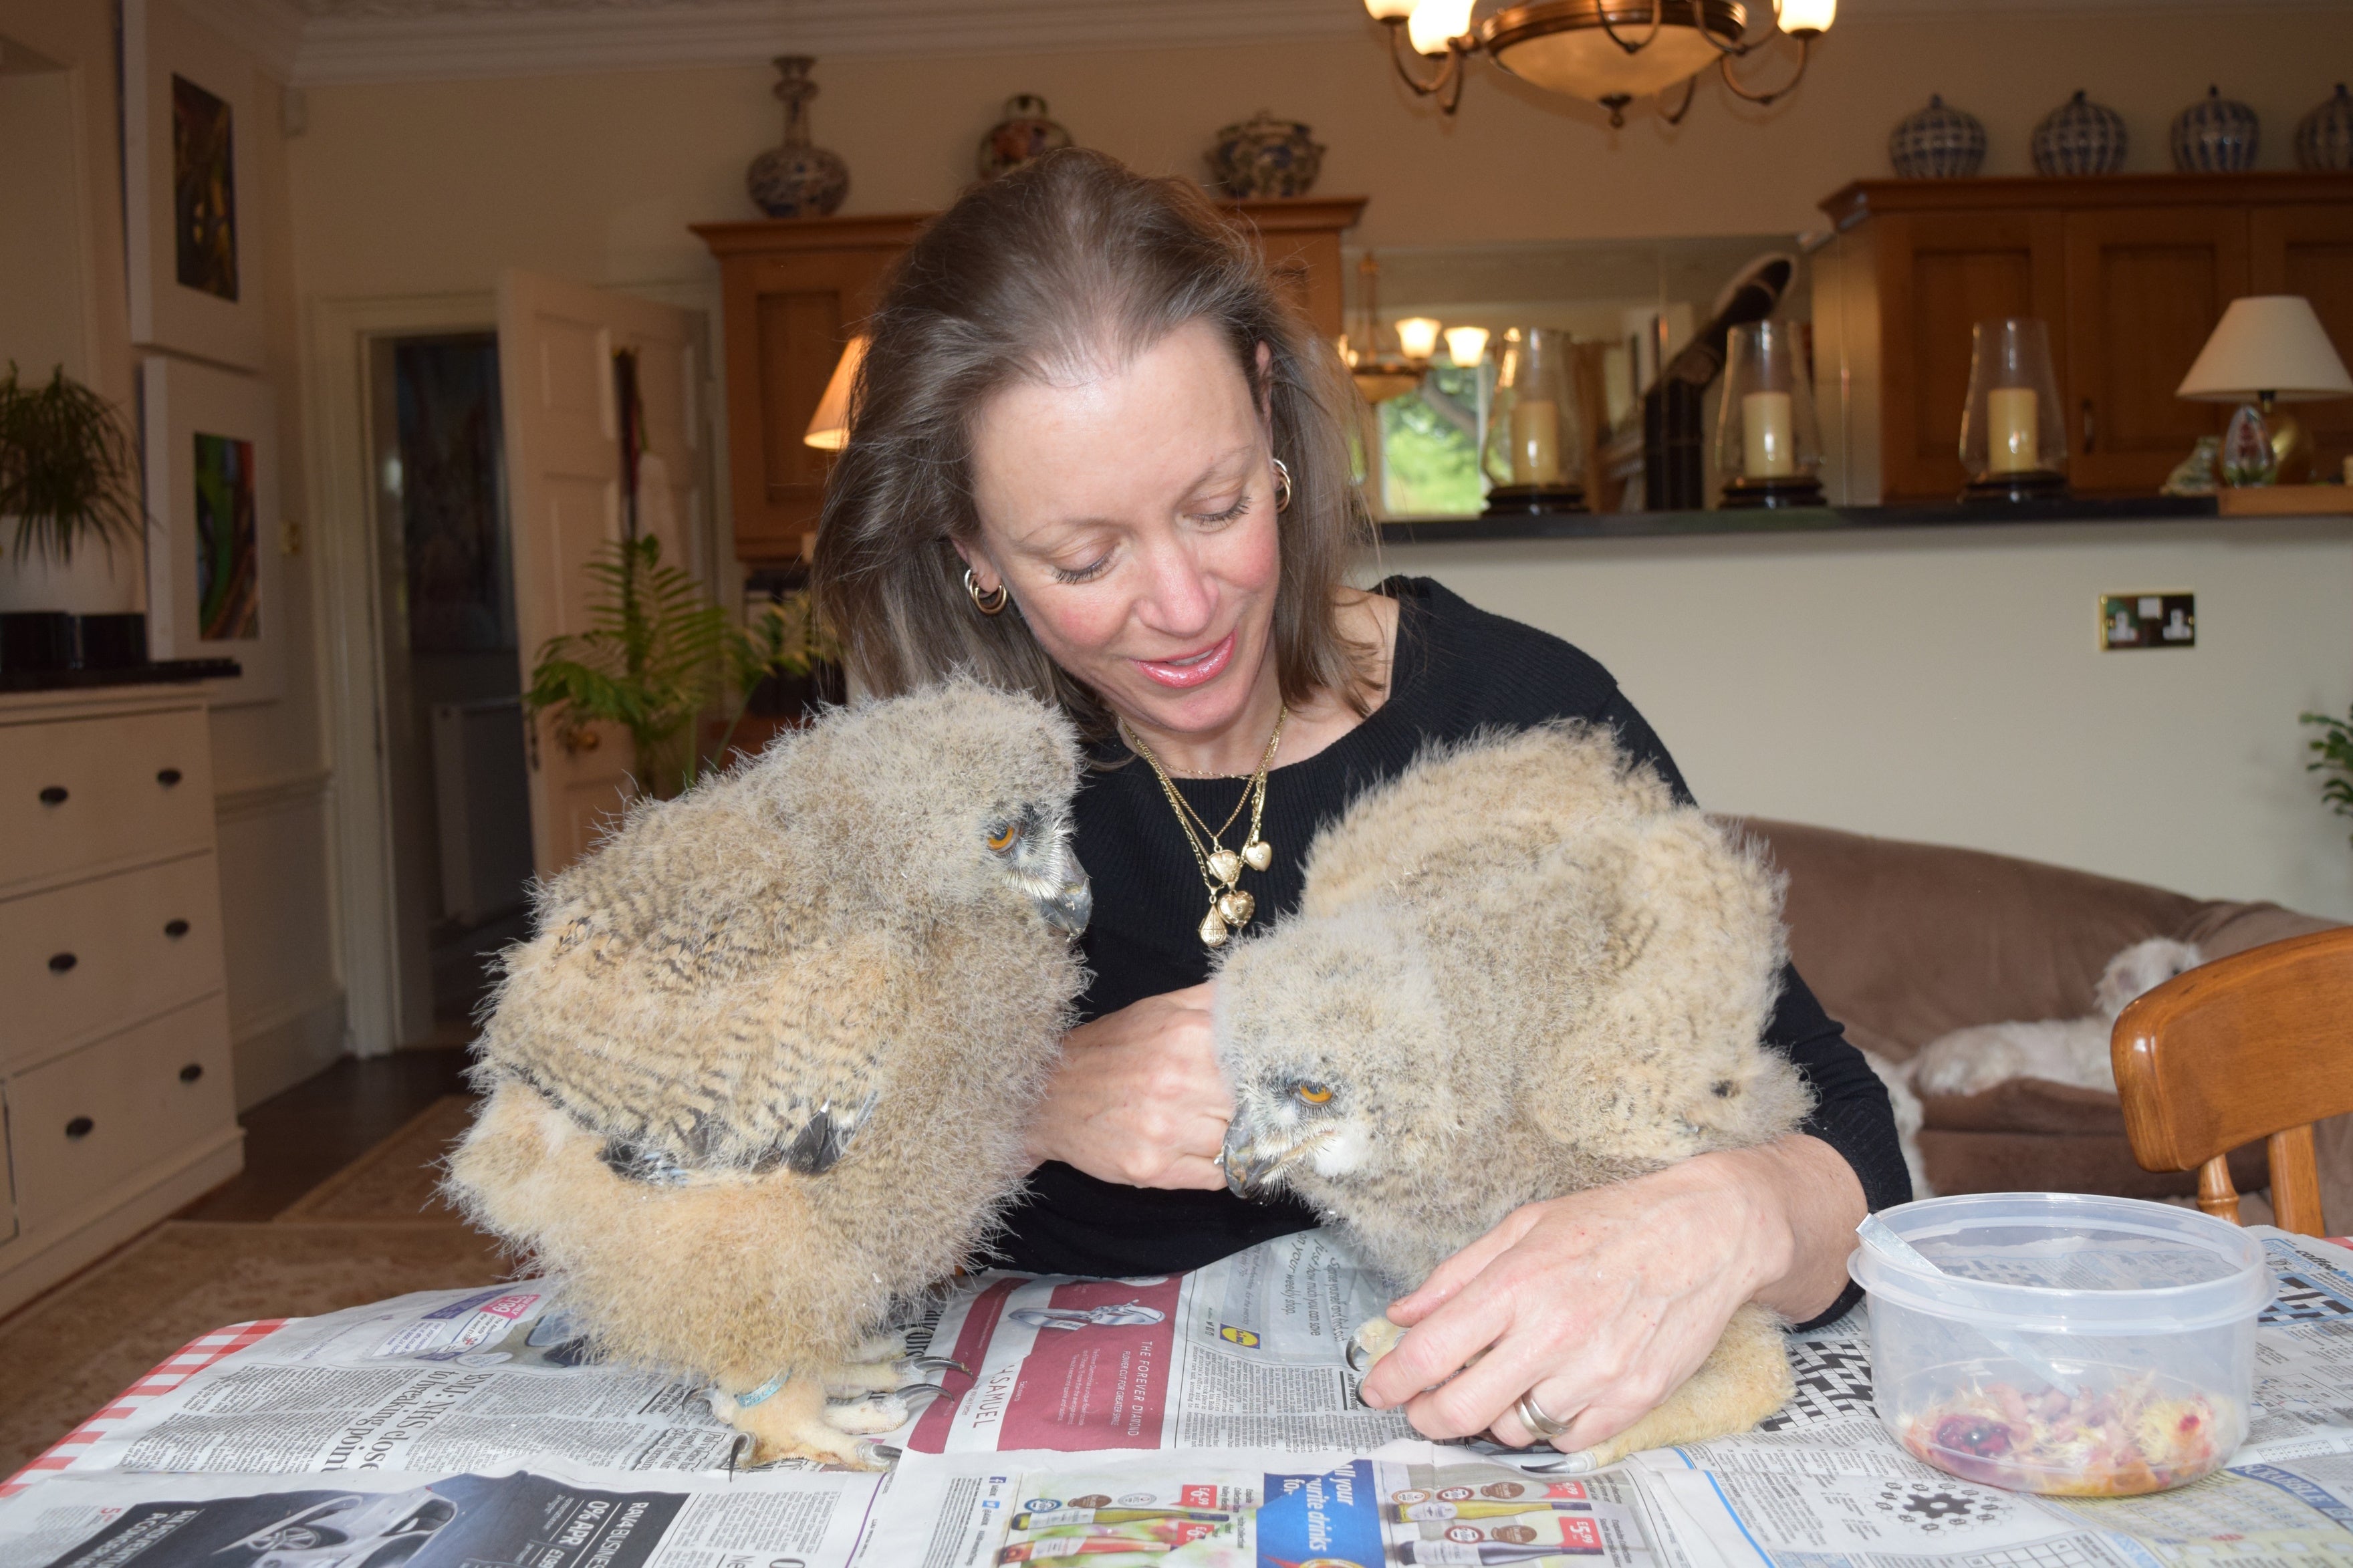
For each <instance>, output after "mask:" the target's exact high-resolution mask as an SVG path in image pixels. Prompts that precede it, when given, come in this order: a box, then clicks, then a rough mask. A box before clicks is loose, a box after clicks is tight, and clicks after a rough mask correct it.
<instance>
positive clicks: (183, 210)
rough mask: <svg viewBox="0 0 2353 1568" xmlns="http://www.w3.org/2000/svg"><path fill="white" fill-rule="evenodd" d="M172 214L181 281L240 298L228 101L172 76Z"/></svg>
mask: <svg viewBox="0 0 2353 1568" xmlns="http://www.w3.org/2000/svg"><path fill="white" fill-rule="evenodd" d="M172 218H173V231H174V247H173V248H174V252H175V253H176V256H177V258H178V266H177V275H178V277H179V279H180V281H181V283H183V284H184V285H185V286H186V287H188V288H190V289H200V290H202V291H203V292H205V293H206V294H216V295H218V296H219V297H220V298H221V299H224V300H234V299H236V298H237V177H236V171H235V167H234V164H233V163H232V160H231V158H230V155H229V112H228V105H227V103H225V102H223V101H222V100H220V99H217V98H215V97H214V96H213V95H212V94H211V93H209V92H206V90H205V89H203V88H200V87H198V86H197V85H196V84H195V82H192V81H190V80H189V79H187V78H185V77H184V76H179V75H176V74H175V75H174V77H173V78H172Z"/></svg>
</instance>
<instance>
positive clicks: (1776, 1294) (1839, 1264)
mask: <svg viewBox="0 0 2353 1568" xmlns="http://www.w3.org/2000/svg"><path fill="white" fill-rule="evenodd" d="M1675 1169H1676V1170H1680V1171H1683V1172H1684V1173H1686V1175H1687V1176H1689V1177H1691V1178H1694V1179H1702V1180H1706V1181H1708V1182H1711V1183H1715V1184H1721V1186H1722V1188H1723V1190H1724V1192H1725V1197H1726V1200H1727V1208H1726V1211H1725V1213H1726V1220H1727V1223H1736V1224H1738V1225H1741V1226H1744V1227H1745V1228H1746V1230H1747V1233H1748V1237H1749V1239H1750V1246H1749V1247H1747V1248H1746V1249H1744V1250H1745V1251H1746V1254H1747V1261H1748V1264H1749V1267H1750V1268H1751V1269H1752V1270H1753V1283H1752V1287H1751V1289H1752V1295H1751V1298H1750V1299H1751V1300H1755V1301H1757V1303H1759V1304H1760V1305H1762V1306H1766V1307H1769V1308H1771V1309H1772V1310H1775V1311H1777V1312H1778V1313H1780V1314H1781V1315H1782V1316H1783V1317H1786V1318H1788V1320H1789V1321H1791V1322H1803V1321H1806V1320H1807V1319H1809V1318H1812V1317H1816V1316H1819V1315H1820V1313H1822V1312H1824V1311H1826V1310H1829V1308H1830V1306H1831V1303H1832V1302H1834V1301H1836V1300H1838V1297H1839V1292H1840V1291H1841V1290H1843V1289H1846V1283H1847V1277H1846V1259H1847V1255H1848V1254H1849V1253H1851V1252H1852V1251H1853V1250H1854V1227H1855V1226H1858V1225H1861V1224H1862V1216H1863V1215H1864V1213H1865V1212H1866V1205H1865V1202H1864V1199H1863V1194H1862V1183H1861V1182H1859V1181H1857V1180H1856V1179H1855V1174H1854V1171H1853V1168H1852V1167H1851V1166H1850V1165H1848V1163H1846V1160H1845V1158H1844V1157H1843V1156H1841V1154H1840V1153H1839V1152H1838V1151H1837V1150H1835V1149H1833V1148H1831V1146H1830V1145H1829V1144H1828V1143H1825V1142H1822V1141H1821V1140H1820V1139H1819V1138H1815V1137H1810V1136H1809V1135H1808V1134H1806V1133H1803V1132H1792V1133H1790V1134H1788V1136H1787V1137H1784V1138H1779V1139H1776V1140H1775V1141H1774V1142H1770V1143H1766V1144H1760V1145H1759V1146H1757V1148H1754V1149H1736V1150H1728V1151H1725V1152H1722V1153H1716V1154H1702V1155H1700V1156H1699V1157H1698V1158H1696V1159H1694V1160H1690V1161H1687V1162H1685V1163H1683V1165H1681V1166H1677V1167H1675ZM1663 1174H1666V1173H1662V1175H1663Z"/></svg>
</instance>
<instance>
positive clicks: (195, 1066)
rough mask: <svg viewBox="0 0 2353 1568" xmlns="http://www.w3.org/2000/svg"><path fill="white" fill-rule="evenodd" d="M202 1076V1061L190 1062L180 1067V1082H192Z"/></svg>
mask: <svg viewBox="0 0 2353 1568" xmlns="http://www.w3.org/2000/svg"><path fill="white" fill-rule="evenodd" d="M204 1076H205V1064H204V1063H202V1062H190V1063H189V1064H188V1065H187V1066H186V1067H184V1068H181V1069H180V1081H181V1082H182V1083H194V1082H195V1081H196V1079H200V1078H202V1077H204Z"/></svg>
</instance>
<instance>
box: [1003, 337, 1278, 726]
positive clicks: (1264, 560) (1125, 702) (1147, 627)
mask: <svg viewBox="0 0 2353 1568" xmlns="http://www.w3.org/2000/svg"><path fill="white" fill-rule="evenodd" d="M1259 352H1260V353H1261V356H1263V355H1264V354H1265V353H1266V351H1265V350H1264V349H1263V348H1261V350H1260V351H1259ZM973 475H974V483H975V492H976V493H975V500H976V504H977V508H978V510H979V513H980V522H981V531H980V537H979V538H978V539H977V540H974V541H971V542H965V543H960V544H959V545H958V546H957V548H958V549H959V550H960V551H962V552H963V553H964V557H965V561H966V562H967V563H970V564H971V565H972V566H973V568H974V575H975V576H976V578H977V579H978V580H979V582H980V584H981V585H982V586H983V587H989V586H992V585H994V584H997V583H1000V582H1001V583H1003V584H1005V585H1006V586H1007V587H1008V588H1009V589H1011V590H1012V592H1013V596H1014V598H1015V600H1016V601H1018V604H1019V605H1020V610H1021V615H1022V617H1023V618H1024V619H1025V620H1026V621H1027V622H1028V623H1029V629H1030V631H1031V632H1032V633H1033V634H1034V635H1035V636H1036V637H1037V638H1038V641H1039V646H1041V647H1044V648H1045V650H1046V652H1047V654H1048V656H1049V657H1050V658H1052V659H1053V660H1054V662H1055V663H1056V664H1059V665H1060V666H1061V667H1062V668H1063V669H1065V670H1067V671H1068V672H1070V673H1071V675H1073V676H1075V677H1077V678H1078V679H1081V680H1083V681H1085V682H1086V683H1087V684H1088V685H1089V686H1091V687H1092V688H1093V689H1094V690H1095V691H1096V692H1097V693H1099V694H1100V695H1101V696H1102V697H1103V700H1105V701H1106V702H1108V703H1109V704H1110V705H1111V706H1112V708H1113V710H1116V711H1117V712H1119V713H1120V714H1122V715H1123V716H1124V717H1125V718H1127V719H1128V720H1129V721H1132V722H1134V723H1137V724H1140V725H1143V726H1145V728H1147V729H1151V730H1155V731H1163V732H1166V733H1171V734H1209V733H1215V732H1218V731H1222V730H1223V729H1224V728H1225V726H1226V725H1227V724H1229V723H1230V722H1231V721H1233V720H1235V719H1236V718H1237V717H1238V716H1240V714H1241V713H1242V712H1243V710H1244V709H1245V708H1246V707H1247V706H1248V704H1249V702H1250V697H1251V694H1252V689H1253V687H1254V686H1255V685H1256V683H1257V681H1258V679H1259V678H1260V676H1261V671H1263V670H1265V669H1266V668H1268V653H1269V647H1270V642H1271V631H1272V627H1273V623H1274V593H1275V582H1276V577H1277V574H1278V561H1279V552H1278V550H1277V545H1276V534H1275V518H1274V482H1273V468H1272V465H1271V463H1270V462H1269V460H1268V437H1267V430H1266V426H1265V422H1264V421H1263V420H1261V418H1260V417H1259V414H1258V410H1257V408H1256V407H1255V406H1254V405H1252V403H1251V400H1250V386H1249V384H1247V383H1246V382H1245V381H1244V380H1243V378H1242V373H1241V370H1240V366H1238V365H1236V364H1235V363H1234V357H1233V353H1232V352H1231V351H1230V350H1229V348H1227V347H1226V345H1225V344H1224V343H1223V342H1221V341H1220V340H1219V337H1218V335H1217V333H1216V332H1215V331H1213V330H1212V329H1211V328H1210V327H1209V326H1208V324H1207V323H1204V322H1198V321H1196V322H1192V323H1189V324H1187V325H1186V326H1184V327H1180V328H1178V329H1177V330H1176V331H1173V332H1171V333H1169V334H1168V335H1167V336H1166V337H1165V338H1163V339H1162V340H1161V341H1160V342H1158V343H1157V344H1155V345H1154V346H1153V347H1152V348H1150V349H1149V350H1147V351H1145V353H1141V354H1138V355H1136V356H1135V358H1134V359H1133V360H1131V361H1129V362H1128V363H1126V364H1124V365H1122V366H1120V367H1118V368H1116V369H1112V370H1107V371H1103V372H1102V373H1100V374H1097V375H1096V376H1095V377H1094V378H1093V379H1092V380H1086V381H1080V382H1072V383H1068V384H1052V385H1049V384H1039V383H1036V382H1020V383H1017V384H1014V385H1012V386H1009V387H1008V388H1007V389H1006V390H1004V391H1003V392H1000V393H998V394H997V396H996V397H994V398H993V399H991V400H990V401H989V403H988V404H987V406H986V407H985V408H984V409H983V410H982V413H981V417H980V421H979V424H978V426H977V427H976V430H975V431H974V436H973Z"/></svg>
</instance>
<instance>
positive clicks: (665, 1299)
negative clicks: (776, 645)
mask: <svg viewBox="0 0 2353 1568" xmlns="http://www.w3.org/2000/svg"><path fill="white" fill-rule="evenodd" d="M1077 776H1078V747H1077V741H1076V737H1075V736H1074V735H1073V733H1072V732H1071V728H1070V726H1069V724H1068V723H1067V722H1065V721H1063V720H1062V719H1061V718H1060V716H1059V715H1058V714H1056V713H1055V712H1053V711H1052V710H1050V709H1048V708H1047V707H1045V706H1044V705H1042V704H1040V703H1039V702H1037V701H1034V700H1030V699H1028V698H1022V697H1014V696H1009V695H1008V694H1006V693H1003V692H1000V691H996V690H993V689H988V688H986V687H983V686H980V685H978V684H976V683H974V682H971V681H968V680H960V681H956V682H953V683H951V684H949V685H947V686H945V687H944V688H941V689H934V690H930V691H927V692H923V693H919V694H916V695H913V696H909V697H904V698H900V699H897V700H892V701H888V702H880V703H874V704H871V705H868V706H864V707H860V708H856V709H849V710H839V711H836V712H833V713H830V714H828V715H827V716H826V717H825V718H823V719H821V720H819V721H818V722H817V723H815V724H814V725H812V726H811V727H809V728H807V729H806V730H803V731H797V732H796V733H793V734H790V735H787V736H786V737H785V738H782V739H780V740H778V741H777V742H776V743H775V744H774V745H772V746H771V747H770V748H769V749H768V750H767V752H765V753H764V754H763V755H762V756H760V757H759V758H758V759H756V760H755V761H753V762H751V763H745V764H744V765H743V766H741V767H738V768H736V769H735V770H733V772H731V773H726V774H724V775H723V776H721V777H719V778H716V779H714V780H712V782H710V783H708V784H703V785H701V786H699V787H698V788H696V789H694V790H692V791H691V792H690V793H689V794H687V795H684V796H682V797H681V798H679V799H677V800H674V801H670V802H667V803H659V804H649V805H640V806H638V807H637V808H635V809H633V810H632V811H631V812H630V814H629V816H628V820H627V822H626V823H625V824H624V825H623V826H621V828H620V829H619V830H618V831H617V832H616V833H615V834H614V835H613V836H612V837H610V838H608V839H607V840H606V841H605V843H604V844H603V845H602V846H600V847H598V848H597V849H596V851H595V852H594V853H593V854H591V855H589V856H587V857H586V858H584V859H582V860H581V861H580V862H578V863H577V864H575V866H573V867H572V868H569V869H567V870H565V871H564V872H563V873H562V874H560V875H558V876H557V877H555V878H554V879H553V880H551V881H549V882H548V883H546V884H545V885H543V887H542V888H541V889H539V891H538V897H537V911H536V912H537V927H536V930H537V934H536V935H534V936H533V938H532V940H531V941H529V942H524V943H521V944H519V945H517V946H516V947H513V948H511V949H509V950H508V952H507V953H506V955H505V960H504V963H505V973H504V977H503V979H502V980H501V984H500V986H499V990H498V994H497V997H496V1003H495V1010H494V1011H493V1012H492V1013H491V1016H490V1020H489V1023H488V1026H487V1027H486V1028H485V1029H484V1031H483V1034H482V1037H481V1039H480V1042H479V1044H478V1046H477V1050H478V1052H479V1054H480V1061H479V1063H478V1064H477V1065H476V1067H475V1068H474V1074H475V1078H476V1081H477V1083H478V1085H479V1086H480V1088H481V1089H483V1090H484V1091H485V1092H486V1093H487V1095H488V1100H487V1103H486V1104H485V1105H484V1107H483V1109H482V1111H481V1113H480V1118H479V1119H478V1120H477V1121H476V1122H475V1124H474V1127H473V1129H472V1131H470V1133H469V1134H468V1135H467V1137H466V1139H465V1141H464V1142H462V1143H461V1144H460V1145H459V1148H458V1150H457V1151H456V1152H455V1153H454V1154H453V1155H452V1156H451V1158H450V1162H449V1177H448V1191H449V1192H450V1194H452V1195H453V1196H454V1197H455V1198H456V1200H457V1201H458V1202H459V1204H460V1205H462V1206H463V1208H464V1210H465V1212H466V1214H467V1215H468V1216H469V1217H470V1218H471V1219H472V1220H474V1221H475V1222H476V1223H477V1224H479V1225H481V1226H484V1227H485V1228H487V1229H489V1230H491V1231H493V1232H495V1233H497V1234H498V1235H499V1236H501V1237H504V1238H505V1239H506V1240H507V1241H508V1242H509V1243H510V1244H512V1246H514V1247H516V1248H517V1249H519V1250H520V1251H522V1252H523V1253H525V1254H527V1255H528V1256H529V1257H530V1258H531V1259H532V1260H533V1262H534V1263H535V1264H536V1266H537V1267H538V1268H542V1269H543V1270H544V1271H545V1272H546V1273H547V1274H548V1275H549V1276H550V1277H551V1278H553V1279H554V1280H555V1281H557V1282H558V1286H559V1289H560V1291H561V1296H562V1300H563V1302H564V1305H565V1310H567V1311H568V1312H569V1313H570V1314H571V1315H572V1316H573V1317H574V1318H575V1320H576V1321H578V1322H579V1324H580V1325H581V1327H582V1328H583V1329H584V1330H585V1331H586V1333H587V1334H588V1335H589V1337H590V1339H591V1341H592V1342H593V1343H594V1344H595V1345H596V1348H597V1349H598V1350H599V1352H601V1353H603V1354H605V1355H607V1356H609V1357H611V1358H613V1359H616V1360H623V1361H628V1362H634V1363H639V1364H643V1365H648V1366H653V1367H658V1368H660V1369H663V1370H666V1371H670V1372H672V1373H679V1374H683V1375H688V1376H693V1377H699V1378H702V1379H706V1380H708V1381H709V1382H710V1384H712V1390H713V1394H712V1407H713V1408H714V1409H715V1410H717V1411H718V1412H719V1414H720V1415H722V1416H723V1417H724V1418H727V1419H731V1420H733V1423H734V1424H735V1425H736V1426H738V1427H739V1428H741V1429H742V1430H743V1431H744V1432H746V1433H748V1434H750V1435H751V1436H753V1437H754V1439H756V1444H757V1446H756V1454H757V1456H758V1457H759V1458H762V1459H767V1458H779V1457H782V1456H786V1455H797V1456H801V1457H804V1458H815V1459H821V1460H830V1461H838V1462H845V1463H851V1464H862V1465H871V1464H873V1463H875V1462H876V1461H877V1459H878V1458H880V1457H881V1456H879V1455H878V1453H877V1451H876V1450H875V1448H874V1447H873V1446H872V1444H871V1442H866V1441H862V1440H861V1439H860V1436H859V1434H860V1433H861V1432H863V1433H872V1432H876V1431H885V1430H888V1429H890V1428H891V1427H892V1426H896V1425H897V1424H898V1423H899V1422H900V1421H901V1420H902V1419H904V1415H905V1409H904V1405H903V1404H902V1403H901V1402H900V1401H899V1400H897V1399H896V1398H895V1397H894V1395H893V1394H892V1390H894V1389H896V1388H898V1387H899V1386H900V1385H901V1384H902V1383H904V1382H906V1381H907V1380H908V1379H909V1377H910V1374H911V1373H912V1372H913V1370H914V1369H913V1367H912V1366H911V1365H910V1364H909V1363H901V1362H894V1361H891V1360H887V1359H882V1358H884V1357H885V1355H886V1350H885V1348H884V1346H883V1344H882V1342H879V1341H877V1340H876V1339H875V1338H874V1336H875V1335H876V1333H877V1331H879V1330H880V1329H881V1327H882V1326H883V1324H884V1323H885V1322H886V1321H887V1320H888V1317H889V1314H890V1312H891V1310H892V1304H893V1302H894V1301H896V1300H903V1299H905V1298H907V1297H909V1296H911V1295H914V1294H917V1293H920V1292H922V1291H923V1290H925V1289H927V1288H929V1287H931V1286H933V1285H934V1284H935V1283H937V1282H938V1281H940V1280H942V1279H945V1278H946V1277H947V1276H948V1275H949V1273H950V1272H951V1271H952V1270H953V1269H954V1268H955V1266H956V1265H958V1264H959V1263H962V1262H964V1261H965V1260H966V1258H968V1257H969V1255H970V1254H971V1252H972V1251H973V1249H974V1248H975V1247H976V1245H977V1244H978V1243H979V1242H980V1241H981V1240H982V1239H983V1237H984V1236H985V1234H986V1233H987V1230H988V1228H989V1227H990V1226H992V1225H993V1224H994V1223H995V1221H996V1218H997V1215H998V1213H999V1211H1000V1209H1001V1207H1002V1205H1003V1204H1004V1202H1005V1200H1006V1198H1007V1197H1008V1195H1009V1194H1011V1193H1012V1192H1013V1191H1014V1190H1015V1189H1016V1188H1017V1187H1018V1184H1019V1182H1020V1180H1021V1177H1022V1174H1023V1171H1024V1168H1025V1166H1024V1162H1023V1160H1022V1157H1021V1130H1022V1127H1023V1126H1024V1124H1025V1123H1026V1121H1027V1119H1028V1115H1029V1109H1030V1107H1031V1106H1032V1105H1033V1104H1034V1102H1035V1101H1036V1099H1037V1097H1038V1095H1039V1092H1040V1091H1041V1089H1042V1087H1043V1085H1044V1082H1045V1079H1046V1077H1047V1075H1048V1074H1049V1072H1050V1070H1051V1068H1052V1066H1053V1064H1054V1062H1055V1060H1056V1059H1057V1058H1058V1054H1059V1052H1060V1037H1061V1035H1062V1032H1063V1030H1064V1029H1065V1028H1066V1027H1067V1026H1068V1023H1069V1013H1070V1008H1071V1001H1072V999H1073V998H1074V997H1075V996H1076V995H1077V994H1078V991H1079V988H1080V985H1081V983H1082V970H1081V963H1080V960H1079V957H1078V956H1077V954H1076V953H1075V952H1073V950H1072V947H1071V940H1070V939H1071V936H1072V935H1074V934H1075V933H1076V932H1078V931H1081V930H1082V929H1083V928H1084V927H1085V924H1086V920H1087V915H1088V912H1089V907H1090V895H1089V891H1088V886H1087V879H1086V876H1085V873H1084V871H1083V870H1082V868H1081V867H1080V866H1079V863H1078V860H1077V858H1076V857H1075V856H1074V855H1073V854H1072V853H1071V844H1070V836H1071V821H1070V801H1071V792H1072V790H1073V788H1074V787H1075V785H1076V783H1077ZM942 1364H944V1363H942ZM829 1395H830V1396H831V1398H830V1399H829Z"/></svg>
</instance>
